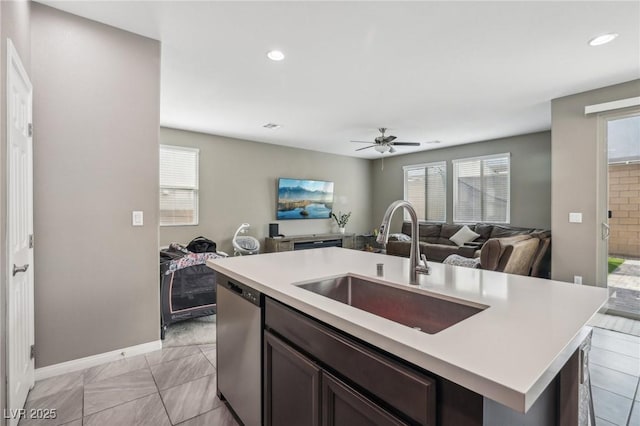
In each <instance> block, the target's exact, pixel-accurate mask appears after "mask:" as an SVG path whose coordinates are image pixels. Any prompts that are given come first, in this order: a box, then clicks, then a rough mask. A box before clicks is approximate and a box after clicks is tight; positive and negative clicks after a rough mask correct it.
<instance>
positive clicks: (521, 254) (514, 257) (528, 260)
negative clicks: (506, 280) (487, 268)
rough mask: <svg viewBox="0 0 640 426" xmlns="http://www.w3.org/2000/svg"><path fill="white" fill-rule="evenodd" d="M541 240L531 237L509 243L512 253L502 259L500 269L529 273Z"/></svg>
mask: <svg viewBox="0 0 640 426" xmlns="http://www.w3.org/2000/svg"><path fill="white" fill-rule="evenodd" d="M539 242H540V240H538V239H537V238H529V239H528V240H523V241H518V242H517V243H515V244H511V245H509V248H510V249H511V253H509V256H504V259H501V260H500V263H501V265H500V266H499V268H498V269H499V270H500V271H502V272H506V273H507V274H518V275H529V272H530V270H531V264H532V263H533V258H534V256H535V254H536V251H538V245H539Z"/></svg>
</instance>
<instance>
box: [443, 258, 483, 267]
mask: <svg viewBox="0 0 640 426" xmlns="http://www.w3.org/2000/svg"><path fill="white" fill-rule="evenodd" d="M442 263H444V264H445V265H453V266H464V267H466V268H476V269H478V268H480V259H479V258H473V259H469V258H467V257H462V256H459V255H457V254H451V255H449V256H448V257H447V258H446V259H445V260H444V262H442Z"/></svg>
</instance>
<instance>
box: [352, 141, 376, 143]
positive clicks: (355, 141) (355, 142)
mask: <svg viewBox="0 0 640 426" xmlns="http://www.w3.org/2000/svg"><path fill="white" fill-rule="evenodd" d="M349 142H355V143H373V142H371V141H349Z"/></svg>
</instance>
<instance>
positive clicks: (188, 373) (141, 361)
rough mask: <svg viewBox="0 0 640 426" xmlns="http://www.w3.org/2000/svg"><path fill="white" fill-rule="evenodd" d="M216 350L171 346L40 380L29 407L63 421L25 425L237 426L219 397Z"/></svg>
mask: <svg viewBox="0 0 640 426" xmlns="http://www.w3.org/2000/svg"><path fill="white" fill-rule="evenodd" d="M215 350H216V347H215V344H213V345H194V346H181V347H169V348H164V349H162V350H161V351H157V352H152V353H149V354H146V355H140V356H137V357H132V358H126V359H123V360H120V361H116V362H112V363H109V364H103V365H99V366H97V367H93V368H89V369H87V370H83V371H79V372H75V373H69V374H65V375H62V376H57V377H52V378H50V379H45V380H42V381H39V382H37V383H36V385H35V386H34V388H33V389H32V390H31V392H30V393H29V396H28V398H27V404H26V407H25V408H26V409H27V412H29V410H30V409H36V410H37V409H52V408H55V409H56V410H57V418H56V419H55V420H37V419H30V420H27V419H24V420H22V421H20V426H30V425H65V426H81V425H85V426H106V425H109V426H111V425H131V426H143V425H144V426H147V425H148V426H164V425H166V426H171V425H181V426H204V425H207V426H237V422H236V420H235V419H234V418H233V416H232V415H231V413H230V411H229V410H228V409H227V407H226V406H225V405H224V404H223V403H222V401H220V400H219V399H218V397H217V396H216V351H215Z"/></svg>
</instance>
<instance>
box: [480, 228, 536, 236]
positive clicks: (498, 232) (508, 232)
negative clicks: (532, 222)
mask: <svg viewBox="0 0 640 426" xmlns="http://www.w3.org/2000/svg"><path fill="white" fill-rule="evenodd" d="M531 231H532V229H530V228H513V227H507V226H501V225H493V229H492V230H491V235H490V238H505V237H511V236H513V235H524V234H529V233H530V232H531Z"/></svg>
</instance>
